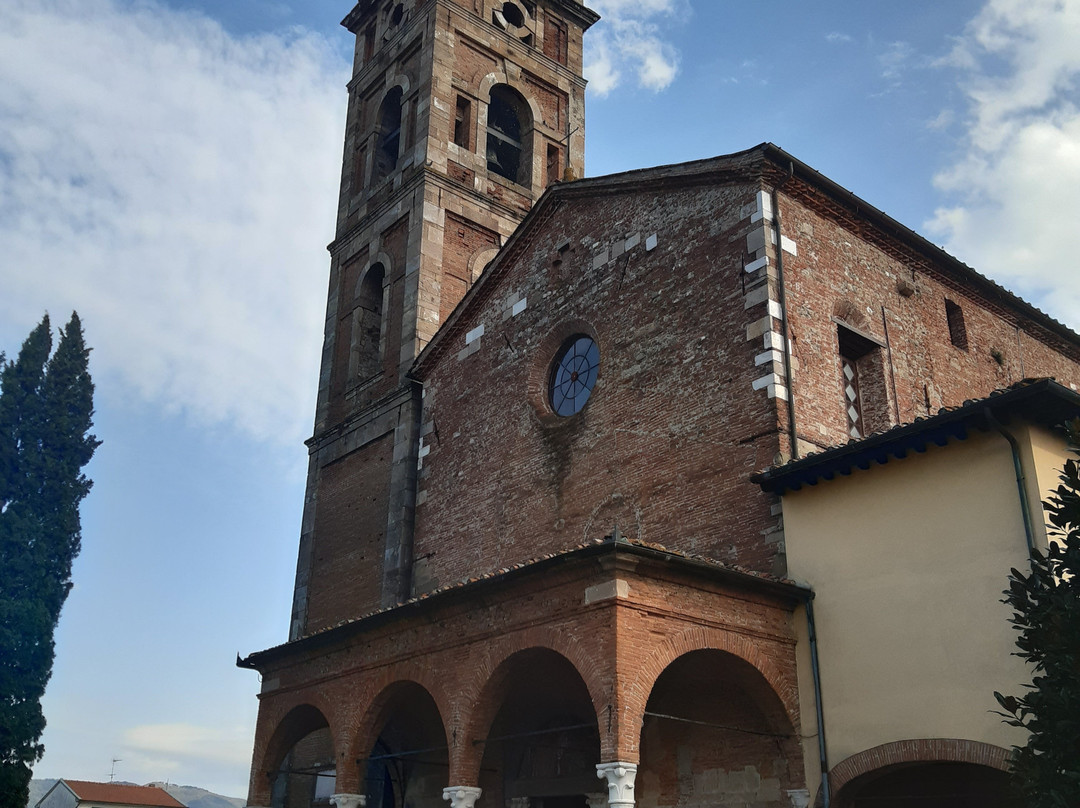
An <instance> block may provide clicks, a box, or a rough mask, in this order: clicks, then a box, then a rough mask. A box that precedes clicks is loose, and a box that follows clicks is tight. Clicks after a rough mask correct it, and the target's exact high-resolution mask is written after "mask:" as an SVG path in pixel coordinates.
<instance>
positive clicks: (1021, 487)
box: [983, 407, 1035, 558]
mask: <svg viewBox="0 0 1080 808" xmlns="http://www.w3.org/2000/svg"><path fill="white" fill-rule="evenodd" d="M983 415H984V416H985V418H986V422H987V423H988V424H989V425H990V426H992V427H993V428H994V429H996V430H997V431H998V432H999V433H1001V437H1003V438H1005V440H1007V441H1008V442H1009V448H1010V449H1011V450H1012V460H1013V470H1014V471H1015V472H1016V490H1017V491H1018V492H1019V494H1020V514H1021V516H1023V518H1024V538H1026V539H1027V550H1028V558H1031V554H1032V553H1033V552H1035V538H1034V534H1033V532H1032V529H1031V506H1030V504H1029V503H1028V496H1027V485H1026V484H1025V478H1024V467H1023V465H1022V464H1021V463H1020V445H1019V444H1018V443H1017V442H1016V438H1014V437H1013V436H1012V434H1010V433H1009V432H1007V431H1006V430H1005V427H1004V426H1002V425H1001V422H1000V421H999V420H998V419H997V418H995V417H994V413H993V412H991V410H990V408H989V407H986V408H984V409H983Z"/></svg>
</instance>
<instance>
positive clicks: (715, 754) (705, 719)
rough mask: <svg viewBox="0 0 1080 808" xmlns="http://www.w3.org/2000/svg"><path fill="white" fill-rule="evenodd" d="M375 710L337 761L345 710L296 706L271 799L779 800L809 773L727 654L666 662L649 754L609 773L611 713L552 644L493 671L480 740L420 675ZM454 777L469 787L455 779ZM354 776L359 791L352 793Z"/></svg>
mask: <svg viewBox="0 0 1080 808" xmlns="http://www.w3.org/2000/svg"><path fill="white" fill-rule="evenodd" d="M438 699H439V700H440V701H443V702H444V703H445V702H448V701H451V700H452V696H451V694H449V693H439V695H438ZM451 709H454V708H451ZM365 712H366V714H367V715H368V721H367V722H366V723H365V724H364V725H363V726H361V727H360V728H359V729H358V730H354V731H355V732H356V735H357V738H358V740H357V742H356V744H355V745H354V747H353V748H355V749H356V750H357V751H358V752H359V754H358V755H357V756H356V757H352V756H351V755H346V756H344V759H342V760H341V761H340V762H339V759H341V758H342V756H340V755H336V754H335V748H334V746H335V737H339V736H338V734H337V732H334V731H332V730H331V729H330V722H331V721H341V720H345V719H346V715H344V714H337V715H333V716H331V717H327V716H324V715H323V714H322V713H321V711H319V710H318V708H316V707H314V706H312V705H309V704H304V705H300V706H298V707H296V708H294V709H293V710H291V711H290V712H289V713H288V714H287V715H286V717H285V719H284V720H283V721H282V722H281V724H280V725H279V734H280V738H281V740H280V742H279V743H277V744H274V745H273V746H272V747H271V749H272V750H273V751H272V752H271V753H270V754H271V756H270V757H269V759H268V760H267V761H266V765H265V769H264V771H265V773H266V774H267V775H268V780H269V782H270V783H271V789H270V800H269V802H270V806H271V808H312V807H314V806H320V805H330V804H331V802H335V803H337V804H339V805H341V804H345V805H349V803H350V800H351V803H352V805H358V806H359V805H362V806H365V807H366V808H440V806H444V805H445V803H444V802H443V800H444V797H445V798H446V799H449V800H450V802H451V804H452V805H453V806H454V808H460V807H461V806H468V807H469V808H472V806H474V805H477V806H488V805H498V806H505V808H598V806H602V805H606V804H609V803H610V804H620V803H621V804H623V805H625V806H629V805H633V804H637V805H640V806H648V807H649V808H659V807H660V806H676V805H678V806H698V805H700V806H705V805H715V804H726V802H727V801H729V800H734V801H736V802H737V803H738V804H748V805H749V804H753V805H762V806H766V805H769V806H782V805H788V804H790V803H789V802H788V798H787V797H786V793H787V792H788V791H791V790H793V789H795V788H796V786H797V784H798V782H799V779H800V778H801V769H802V759H801V756H800V752H799V746H798V743H797V739H796V734H795V732H794V728H793V726H792V723H791V720H790V718H789V717H788V715H787V714H786V711H785V708H784V706H783V704H782V703H781V702H780V699H779V697H778V696H777V694H776V693H775V692H774V691H773V690H772V688H771V687H770V685H769V684H768V682H767V681H766V680H765V679H764V677H763V676H762V674H761V673H760V672H758V671H757V670H756V669H754V667H753V666H752V665H750V664H749V663H748V662H746V661H745V660H742V659H740V658H738V657H737V656H734V655H733V654H731V653H728V652H724V651H718V650H700V651H692V652H689V653H687V654H683V655H682V656H680V657H678V658H677V659H676V660H674V661H673V662H672V663H671V664H669V665H668V666H667V667H666V668H665V669H664V671H663V673H662V674H661V675H660V677H659V678H658V679H657V681H656V682H655V684H654V685H653V688H652V692H651V694H650V695H649V699H648V702H647V705H646V708H645V710H644V712H643V713H642V714H641V715H640V717H639V718H638V719H637V723H638V724H639V725H640V726H641V757H640V760H639V761H618V762H616V763H617V765H609V766H608V767H607V768H606V769H605V776H606V780H607V782H606V783H605V782H602V781H601V780H600V779H598V775H597V767H598V766H600V764H601V759H602V756H601V751H600V750H601V739H600V736H601V732H600V723H601V721H604V722H606V721H607V712H608V709H607V707H606V706H605V707H604V708H603V709H602V710H601V711H600V714H599V716H598V713H597V710H596V708H595V706H594V703H593V700H592V697H591V696H590V693H589V688H588V686H587V685H586V683H585V681H584V680H583V679H582V677H581V675H580V673H579V672H578V670H577V669H576V668H575V666H574V664H573V663H571V662H570V661H569V660H568V659H567V658H566V657H564V656H562V655H561V654H559V653H557V652H555V651H552V650H550V649H548V648H542V647H534V648H528V649H525V650H522V651H518V652H516V653H514V654H512V655H511V656H510V657H509V658H507V659H506V660H504V661H503V662H502V663H501V664H500V665H498V666H497V667H496V669H495V670H494V671H493V672H492V674H491V677H490V678H489V680H488V682H487V683H486V684H485V686H484V687H483V688H482V690H481V693H480V699H479V701H478V702H477V703H476V704H475V706H474V711H473V714H472V715H471V716H469V717H468V718H466V720H465V721H464V722H463V724H464V726H468V727H471V728H472V729H473V730H475V737H473V735H472V733H467V734H466V737H464V738H462V737H460V735H459V737H458V738H457V739H456V742H455V738H454V733H453V732H451V733H450V734H449V735H448V733H447V731H446V729H445V725H444V721H443V718H442V714H441V712H440V709H439V706H438V703H437V700H436V697H435V696H434V695H433V694H432V693H430V692H429V691H428V690H427V689H426V688H425V687H424V686H422V685H420V684H418V683H416V682H411V681H398V682H395V683H393V684H392V685H390V686H389V687H387V688H386V689H385V690H383V691H382V692H381V693H380V694H379V695H378V696H377V697H376V699H375V700H374V702H373V704H372V706H371V707H370V708H369V709H367V710H366V711H365ZM345 742H346V743H347V741H345ZM452 760H453V762H452ZM762 760H765V761H767V764H766V766H765V767H763V768H762V767H761V766H760V765H759V761H762ZM338 765H340V766H341V770H338V768H337V767H338ZM602 768H603V767H602ZM455 771H456V772H457V776H456V778H455V777H452V776H451V772H455ZM635 773H636V778H635ZM635 779H636V787H635ZM458 780H464V781H467V782H468V783H469V784H468V785H462V786H454V785H453V783H454V782H456V781H458ZM347 783H352V784H355V785H351V786H348V787H349V788H354V789H356V790H355V792H344V791H342V788H343V787H346V784H347ZM635 791H636V793H635ZM350 794H351V796H342V795H350ZM478 799H480V800H481V801H480V802H478V801H477V800H478Z"/></svg>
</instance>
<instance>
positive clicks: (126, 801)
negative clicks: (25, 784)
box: [34, 780, 184, 808]
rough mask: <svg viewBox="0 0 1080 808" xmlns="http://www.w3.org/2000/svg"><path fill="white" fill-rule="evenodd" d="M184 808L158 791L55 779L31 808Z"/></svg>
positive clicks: (161, 790) (167, 794) (148, 787)
mask: <svg viewBox="0 0 1080 808" xmlns="http://www.w3.org/2000/svg"><path fill="white" fill-rule="evenodd" d="M114 806H116V808H120V807H121V806H122V808H184V803H182V802H179V801H178V800H176V799H174V798H173V797H172V796H170V795H169V793H168V792H166V791H165V790H164V789H162V788H158V787H157V786H132V785H126V784H121V783H91V782H88V781H86V780H57V781H56V784H55V785H54V786H53V787H52V788H50V789H49V790H48V791H47V792H45V796H44V797H42V798H41V799H40V800H38V801H37V805H36V806H34V808H113V807H114Z"/></svg>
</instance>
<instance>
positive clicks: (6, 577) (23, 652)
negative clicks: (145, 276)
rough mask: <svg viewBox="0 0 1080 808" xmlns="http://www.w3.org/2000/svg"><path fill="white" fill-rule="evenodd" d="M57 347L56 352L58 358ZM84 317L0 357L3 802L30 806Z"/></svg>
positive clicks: (64, 535) (72, 511) (63, 544)
mask: <svg viewBox="0 0 1080 808" xmlns="http://www.w3.org/2000/svg"><path fill="white" fill-rule="evenodd" d="M50 354H51V357H50ZM88 357H89V350H88V349H87V348H86V345H85V344H84V341H83V333H82V324H81V323H80V321H79V317H78V315H77V314H74V313H73V314H72V315H71V320H70V322H69V323H68V325H67V327H66V328H65V329H62V330H61V332H60V342H59V345H58V347H57V350H56V352H55V353H52V332H51V329H50V326H49V318H48V315H46V316H45V317H44V318H43V319H42V321H41V323H40V324H39V325H38V326H37V327H36V328H35V329H34V330H33V331H31V332H30V335H29V336H28V337H27V338H26V341H25V342H24V343H23V346H22V349H21V350H20V351H19V354H18V356H17V357H16V359H15V360H14V361H10V362H9V361H6V360H4V359H3V358H2V356H0V806H3V808H24V806H25V805H26V802H27V799H28V796H29V788H28V787H29V782H30V777H31V774H32V770H33V766H34V764H35V763H37V761H38V760H40V759H41V755H42V754H43V753H44V747H43V746H42V744H41V743H40V739H41V733H42V732H43V731H44V729H45V717H44V715H43V713H42V710H41V697H42V696H43V695H44V693H45V685H46V684H47V683H48V681H49V677H50V676H51V675H52V663H53V632H54V630H55V628H56V624H57V621H58V620H59V619H60V609H61V608H62V607H63V605H64V601H65V600H66V599H67V595H68V592H69V591H70V590H71V565H72V561H73V560H74V558H75V556H76V555H78V553H79V547H80V539H81V534H80V525H79V503H80V502H81V501H82V499H83V498H84V497H85V496H86V495H87V493H88V492H89V491H90V481H89V480H88V479H87V478H86V476H85V475H84V474H83V473H82V469H83V467H84V466H85V465H86V464H87V463H88V462H89V461H90V458H91V457H92V456H93V454H94V450H95V449H96V448H97V446H98V441H97V439H96V438H95V437H94V436H93V435H90V434H89V430H90V426H91V423H92V422H91V419H92V416H93V392H94V386H93V383H92V382H91V380H90V374H89V371H88V368H87V360H88Z"/></svg>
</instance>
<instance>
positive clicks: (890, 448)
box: [750, 379, 1080, 494]
mask: <svg viewBox="0 0 1080 808" xmlns="http://www.w3.org/2000/svg"><path fill="white" fill-rule="evenodd" d="M1017 415H1019V416H1023V417H1025V418H1027V419H1029V420H1032V421H1034V422H1036V423H1041V424H1044V425H1046V426H1058V425H1060V424H1062V423H1064V422H1065V421H1067V420H1068V419H1070V418H1076V417H1078V416H1080V394H1078V393H1076V392H1075V391H1073V390H1070V389H1068V388H1067V387H1063V386H1062V385H1060V384H1058V383H1057V382H1055V381H1054V380H1053V379H1024V380H1023V381H1021V382H1017V383H1016V384H1014V385H1012V386H1011V387H1007V388H1005V389H1003V390H997V391H995V392H993V393H991V394H990V395H989V396H987V397H986V398H979V399H972V400H969V401H965V402H964V403H963V404H962V405H960V406H959V407H949V408H945V409H942V410H940V411H939V412H938V413H937V414H936V415H933V416H931V417H929V418H920V419H918V420H916V421H915V422H913V423H910V424H903V425H901V426H896V427H893V428H892V429H889V430H886V431H885V432H879V433H877V434H876V435H871V436H870V437H868V438H863V439H862V440H854V441H851V442H850V443H846V444H844V445H842V446H836V447H833V448H832V449H826V450H825V451H823V452H815V453H814V454H811V455H807V456H806V457H803V458H800V459H798V460H793V461H791V462H790V463H786V464H784V465H782V466H777V467H775V468H771V469H767V470H766V471H763V472H760V473H758V474H755V475H753V476H751V477H750V481H751V482H754V483H757V484H758V485H760V486H761V487H762V488H763V489H764V490H765V491H769V492H772V493H776V494H783V493H784V492H785V491H798V490H799V489H800V488H802V487H803V486H805V485H817V483H819V482H820V481H822V480H832V479H835V478H836V477H837V476H843V477H846V476H848V475H850V474H852V473H853V472H854V471H856V470H859V469H862V470H866V469H869V468H870V467H871V466H872V465H884V464H886V463H888V462H890V460H894V459H895V460H902V459H903V458H905V457H906V456H907V455H908V453H909V452H918V453H922V452H925V451H926V450H927V448H929V446H930V445H931V444H934V445H936V446H944V445H945V444H946V443H948V442H949V441H950V440H964V439H966V438H967V436H968V434H969V432H971V431H973V430H976V431H983V432H985V431H989V430H991V429H996V425H995V421H996V422H1008V420H1009V419H1010V418H1012V417H1013V416H1017Z"/></svg>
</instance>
